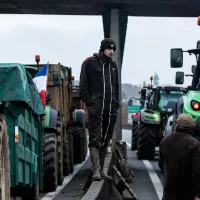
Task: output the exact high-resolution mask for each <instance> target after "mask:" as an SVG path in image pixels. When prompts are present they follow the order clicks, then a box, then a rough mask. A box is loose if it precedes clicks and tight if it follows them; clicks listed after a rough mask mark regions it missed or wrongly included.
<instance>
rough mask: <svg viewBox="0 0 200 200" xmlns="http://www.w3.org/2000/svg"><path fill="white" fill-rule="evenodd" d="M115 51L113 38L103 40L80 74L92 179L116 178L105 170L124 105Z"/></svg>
mask: <svg viewBox="0 0 200 200" xmlns="http://www.w3.org/2000/svg"><path fill="white" fill-rule="evenodd" d="M115 50H116V45H115V42H114V41H113V40H112V39H110V38H106V39H104V40H102V41H101V46H100V50H99V53H98V54H97V53H95V54H93V56H92V57H89V58H86V60H85V61H84V62H83V64H82V69H81V74H80V97H81V98H82V100H83V101H84V102H85V103H86V105H87V107H88V130H89V145H88V147H89V150H90V157H91V162H92V168H93V176H92V180H101V178H103V179H107V180H112V177H110V176H108V175H106V174H105V173H104V172H103V167H104V160H105V156H106V153H107V147H108V143H109V141H110V140H111V139H112V136H113V131H114V127H115V123H116V120H117V111H118V109H119V105H120V103H119V82H118V68H117V64H116V63H115V62H114V61H113V60H112V56H113V54H114V52H115Z"/></svg>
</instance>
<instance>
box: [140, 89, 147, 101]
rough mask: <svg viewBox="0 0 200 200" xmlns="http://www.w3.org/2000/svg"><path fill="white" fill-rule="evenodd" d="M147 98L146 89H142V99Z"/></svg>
mask: <svg viewBox="0 0 200 200" xmlns="http://www.w3.org/2000/svg"><path fill="white" fill-rule="evenodd" d="M145 97H146V89H141V99H145Z"/></svg>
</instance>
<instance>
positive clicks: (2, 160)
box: [0, 114, 11, 200]
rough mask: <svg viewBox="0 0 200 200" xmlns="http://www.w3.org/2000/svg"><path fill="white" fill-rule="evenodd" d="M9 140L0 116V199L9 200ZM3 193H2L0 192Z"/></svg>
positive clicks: (4, 122) (3, 119)
mask: <svg viewBox="0 0 200 200" xmlns="http://www.w3.org/2000/svg"><path fill="white" fill-rule="evenodd" d="M8 141H9V138H8V135H7V125H6V119H5V116H4V115H2V114H0V167H1V169H2V170H1V174H0V178H1V180H0V188H1V195H0V199H2V200H10V199H11V198H10V157H9V154H10V152H9V144H8ZM2 191H3V192H2Z"/></svg>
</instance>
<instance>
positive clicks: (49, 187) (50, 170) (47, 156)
mask: <svg viewBox="0 0 200 200" xmlns="http://www.w3.org/2000/svg"><path fill="white" fill-rule="evenodd" d="M57 159H58V151H57V139H56V135H55V134H51V133H46V134H45V135H44V136H43V168H44V177H43V180H44V191H45V192H51V191H55V190H56V188H57V185H58V181H57V180H58V161H57Z"/></svg>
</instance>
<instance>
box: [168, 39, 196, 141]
mask: <svg viewBox="0 0 200 200" xmlns="http://www.w3.org/2000/svg"><path fill="white" fill-rule="evenodd" d="M183 52H187V53H189V55H192V54H193V55H195V57H196V66H195V65H193V66H192V69H191V71H192V74H191V75H189V76H192V84H191V86H189V87H188V89H187V93H186V95H184V96H183V97H181V98H179V99H178V101H177V104H176V110H175V114H174V118H173V125H172V130H174V129H175V121H176V119H177V117H178V116H179V115H180V114H181V113H188V114H190V115H192V117H193V119H194V123H195V127H194V130H193V131H194V135H195V136H196V138H197V139H198V140H199V141H200V82H199V78H200V58H199V55H200V48H199V41H198V42H197V49H190V50H187V51H183V50H182V49H181V48H176V49H171V68H180V67H182V66H183ZM184 76H188V75H184V72H176V83H177V84H183V83H184Z"/></svg>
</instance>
